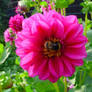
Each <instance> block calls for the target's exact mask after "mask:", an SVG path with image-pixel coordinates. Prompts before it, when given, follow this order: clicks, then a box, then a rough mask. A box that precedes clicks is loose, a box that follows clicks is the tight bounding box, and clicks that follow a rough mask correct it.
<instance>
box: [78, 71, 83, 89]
mask: <svg viewBox="0 0 92 92" xmlns="http://www.w3.org/2000/svg"><path fill="white" fill-rule="evenodd" d="M79 82H80V83H79V87H80V86H81V84H82V70H81V71H80V81H79Z"/></svg>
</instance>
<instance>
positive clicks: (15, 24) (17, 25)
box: [9, 14, 24, 33]
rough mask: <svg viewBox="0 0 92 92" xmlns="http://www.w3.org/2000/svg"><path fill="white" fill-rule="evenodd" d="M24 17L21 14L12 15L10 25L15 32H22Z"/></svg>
mask: <svg viewBox="0 0 92 92" xmlns="http://www.w3.org/2000/svg"><path fill="white" fill-rule="evenodd" d="M23 20H24V17H23V16H22V15H20V14H17V15H15V16H14V17H11V18H10V20H9V27H10V28H11V29H12V30H13V31H14V32H15V33H17V32H20V31H21V30H22V21H23Z"/></svg>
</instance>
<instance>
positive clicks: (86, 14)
mask: <svg viewBox="0 0 92 92" xmlns="http://www.w3.org/2000/svg"><path fill="white" fill-rule="evenodd" d="M87 17H88V13H87V12H86V13H85V29H84V33H85V36H86V37H87V19H88V18H87Z"/></svg>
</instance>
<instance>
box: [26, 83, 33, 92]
mask: <svg viewBox="0 0 92 92" xmlns="http://www.w3.org/2000/svg"><path fill="white" fill-rule="evenodd" d="M25 90H26V92H33V90H32V89H31V87H30V85H29V86H26V87H25Z"/></svg>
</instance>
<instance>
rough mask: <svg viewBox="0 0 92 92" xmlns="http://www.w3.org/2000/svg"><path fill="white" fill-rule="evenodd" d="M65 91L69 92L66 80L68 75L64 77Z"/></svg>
mask: <svg viewBox="0 0 92 92" xmlns="http://www.w3.org/2000/svg"><path fill="white" fill-rule="evenodd" d="M64 84H65V86H64V92H67V80H66V77H64Z"/></svg>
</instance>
